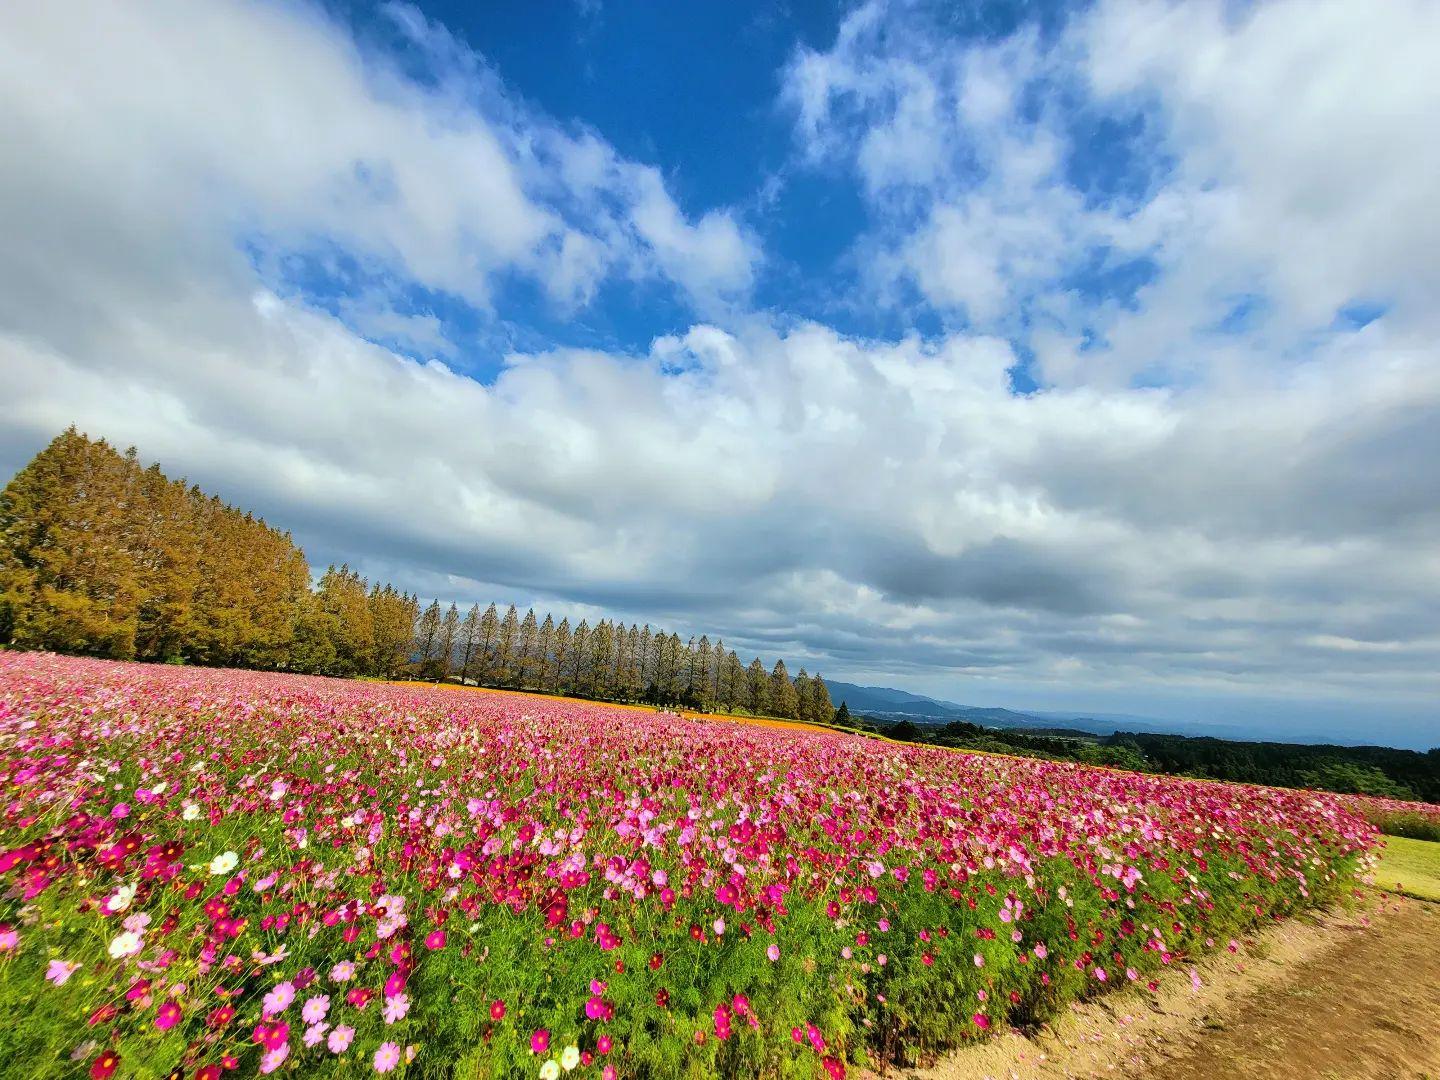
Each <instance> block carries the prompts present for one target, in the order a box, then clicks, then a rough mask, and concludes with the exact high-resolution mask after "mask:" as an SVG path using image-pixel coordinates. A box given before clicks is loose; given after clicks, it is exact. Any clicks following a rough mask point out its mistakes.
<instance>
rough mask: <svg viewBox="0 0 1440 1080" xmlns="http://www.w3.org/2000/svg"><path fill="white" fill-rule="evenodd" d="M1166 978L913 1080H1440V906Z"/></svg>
mask: <svg viewBox="0 0 1440 1080" xmlns="http://www.w3.org/2000/svg"><path fill="white" fill-rule="evenodd" d="M1196 973H1197V974H1198V975H1199V977H1200V983H1201V985H1200V988H1199V989H1198V990H1196V989H1195V988H1194V987H1193V985H1192V981H1191V977H1190V970H1189V968H1186V969H1185V970H1184V971H1183V972H1177V973H1176V975H1175V976H1173V977H1172V978H1171V979H1169V980H1168V981H1167V982H1166V983H1165V984H1163V985H1162V987H1161V992H1160V993H1159V994H1158V995H1154V996H1151V995H1149V994H1143V993H1136V992H1133V991H1126V992H1124V993H1122V994H1119V995H1112V996H1111V997H1110V998H1109V999H1108V1000H1101V1001H1096V1002H1091V1003H1088V1004H1085V1005H1080V1006H1076V1007H1074V1008H1073V1009H1072V1011H1071V1013H1070V1014H1069V1015H1067V1016H1065V1017H1062V1018H1061V1019H1060V1020H1059V1021H1057V1022H1056V1023H1055V1024H1053V1025H1051V1026H1050V1027H1048V1028H1047V1029H1046V1030H1044V1031H1042V1032H1041V1033H1039V1034H1038V1035H1036V1036H1034V1037H1032V1038H1024V1037H1022V1036H1020V1035H1018V1034H1015V1033H1010V1034H1007V1035H1002V1036H1000V1037H999V1038H997V1039H995V1040H992V1041H991V1042H990V1043H988V1044H986V1045H984V1046H981V1047H976V1048H975V1049H973V1050H966V1051H962V1052H961V1053H958V1054H955V1055H953V1056H952V1057H950V1058H947V1059H946V1060H944V1061H942V1062H941V1063H939V1064H938V1065H937V1066H935V1067H934V1068H931V1069H926V1070H922V1071H920V1072H918V1073H911V1074H908V1075H910V1076H912V1077H914V1078H916V1080H1020V1078H1028V1077H1077V1078H1078V1077H1113V1076H1124V1077H1126V1078H1127V1080H1214V1078H1217V1077H1243V1078H1244V1080H1281V1078H1284V1080H1302V1078H1310V1077H1314V1078H1335V1080H1381V1078H1386V1080H1388V1078H1391V1077H1430V1078H1440V904H1434V903H1426V902H1424V901H1417V900H1408V899H1405V898H1403V897H1399V896H1395V895H1392V894H1380V896H1379V897H1378V898H1377V899H1376V900H1374V901H1372V902H1370V903H1368V904H1367V905H1366V906H1364V907H1362V908H1360V909H1359V910H1357V911H1356V912H1353V913H1350V914H1341V913H1330V914H1325V915H1321V916H1319V917H1318V918H1317V919H1315V920H1313V921H1301V920H1293V921H1291V922H1290V923H1287V924H1284V925H1282V926H1279V927H1276V928H1275V929H1274V930H1272V931H1270V932H1268V933H1266V934H1265V935H1263V936H1262V937H1260V938H1259V939H1257V940H1255V941H1253V942H1251V943H1247V945H1246V946H1244V947H1242V949H1241V951H1240V952H1239V953H1238V954H1236V955H1230V954H1228V953H1226V954H1223V957H1221V958H1212V959H1210V960H1208V961H1206V962H1205V963H1203V964H1199V965H1196Z"/></svg>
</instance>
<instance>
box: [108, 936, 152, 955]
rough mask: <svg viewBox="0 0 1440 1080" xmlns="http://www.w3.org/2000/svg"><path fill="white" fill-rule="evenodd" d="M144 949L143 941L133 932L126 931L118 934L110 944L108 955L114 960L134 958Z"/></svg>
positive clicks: (142, 938)
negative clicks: (127, 957)
mask: <svg viewBox="0 0 1440 1080" xmlns="http://www.w3.org/2000/svg"><path fill="white" fill-rule="evenodd" d="M144 947H145V939H144V937H142V936H141V935H140V934H137V933H135V931H133V930H126V931H125V932H124V933H123V934H118V935H116V937H115V940H114V941H112V942H110V955H111V956H113V957H114V958H115V959H116V960H119V959H121V958H122V957H126V956H134V955H135V954H136V953H138V952H139V951H140V950H141V949H143V948H144Z"/></svg>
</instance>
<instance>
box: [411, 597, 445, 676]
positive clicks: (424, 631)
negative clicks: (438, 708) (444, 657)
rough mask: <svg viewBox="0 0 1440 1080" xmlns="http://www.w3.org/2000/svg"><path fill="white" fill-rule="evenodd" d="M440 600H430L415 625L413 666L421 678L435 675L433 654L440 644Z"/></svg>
mask: <svg viewBox="0 0 1440 1080" xmlns="http://www.w3.org/2000/svg"><path fill="white" fill-rule="evenodd" d="M441 621H442V618H441V615H440V601H439V600H431V601H430V606H429V607H427V608H426V609H425V610H424V611H423V612H421V614H420V620H419V622H418V623H416V626H415V666H416V669H417V671H418V672H419V674H420V677H421V678H422V679H433V678H434V677H435V654H436V651H437V649H438V646H439V644H440V623H441Z"/></svg>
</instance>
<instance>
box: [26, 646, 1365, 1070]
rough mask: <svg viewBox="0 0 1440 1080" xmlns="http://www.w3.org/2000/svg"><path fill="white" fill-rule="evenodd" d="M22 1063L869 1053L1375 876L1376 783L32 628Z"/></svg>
mask: <svg viewBox="0 0 1440 1080" xmlns="http://www.w3.org/2000/svg"><path fill="white" fill-rule="evenodd" d="M0 785H3V800H4V802H3V805H4V817H3V822H0V888H3V894H0V1000H3V1004H4V1007H5V1010H6V1016H7V1022H6V1023H5V1024H4V1025H0V1073H3V1074H4V1075H6V1076H24V1075H30V1074H33V1075H37V1076H39V1075H44V1076H51V1075H77V1076H83V1075H89V1076H92V1077H101V1078H103V1077H108V1076H117V1077H127V1076H137V1077H164V1076H181V1075H183V1076H186V1077H196V1078H201V1080H216V1078H218V1077H221V1076H230V1075H234V1076H251V1075H254V1074H256V1073H261V1074H266V1073H273V1072H277V1071H281V1072H283V1071H302V1072H307V1073H308V1072H312V1071H313V1072H316V1073H317V1074H322V1075H329V1074H336V1075H352V1076H365V1075H373V1074H375V1073H395V1074H397V1075H398V1074H408V1075H414V1076H450V1075H455V1076H463V1077H474V1076H490V1075H493V1076H505V1077H509V1076H539V1077H546V1078H553V1077H557V1076H560V1075H565V1074H569V1075H575V1076H596V1077H607V1078H608V1077H616V1076H622V1077H671V1076H697V1077H698V1076H714V1075H724V1076H755V1075H766V1076H786V1077H790V1076H799V1077H811V1076H821V1077H823V1076H826V1075H827V1074H828V1075H830V1076H842V1075H844V1074H845V1072H846V1070H847V1068H851V1069H853V1068H854V1067H855V1066H856V1065H857V1064H860V1063H866V1064H870V1065H872V1066H874V1065H878V1064H880V1063H882V1062H884V1061H905V1060H915V1059H917V1058H920V1057H923V1056H925V1055H928V1054H931V1053H935V1052H938V1051H940V1050H943V1049H945V1048H948V1047H952V1046H956V1045H958V1044H962V1043H964V1042H966V1041H969V1040H975V1039H980V1038H984V1037H985V1035H986V1033H987V1031H990V1030H992V1029H994V1028H996V1027H997V1026H1002V1025H1006V1024H1016V1023H1026V1022H1032V1021H1036V1020H1039V1019H1043V1018H1044V1017H1046V1016H1048V1015H1050V1014H1052V1013H1054V1012H1055V1011H1056V1010H1057V1009H1058V1008H1061V1007H1063V1006H1064V1005H1065V1004H1066V1003H1067V1002H1069V1001H1071V1000H1074V999H1076V998H1078V997H1083V996H1087V995H1091V994H1095V993H1099V992H1103V991H1104V990H1105V989H1107V988H1109V987H1113V986H1115V985H1120V984H1125V983H1127V982H1138V983H1140V984H1141V985H1142V986H1145V985H1149V984H1150V983H1151V982H1152V980H1154V979H1155V977H1156V975H1157V973H1158V972H1160V971H1162V970H1163V969H1165V968H1167V967H1172V968H1179V969H1180V970H1182V971H1184V970H1187V968H1188V965H1187V960H1188V959H1189V958H1190V957H1192V956H1194V955H1195V954H1197V953H1199V952H1203V951H1205V950H1208V949H1223V948H1225V947H1226V946H1227V943H1228V942H1229V941H1230V939H1231V938H1232V937H1233V936H1235V935H1239V934H1241V933H1243V932H1244V931H1246V930H1247V929H1249V928H1252V927H1254V926H1256V925H1257V924H1261V923H1263V922H1265V921H1267V920H1270V919H1274V918H1279V917H1282V916H1285V915H1287V914H1289V913H1291V912H1293V911H1295V910H1297V909H1299V908H1302V907H1305V906H1307V905H1311V904H1315V903H1320V902H1323V901H1325V900H1327V899H1329V898H1331V897H1333V896H1335V895H1338V894H1340V893H1342V892H1345V891H1347V890H1348V889H1349V888H1350V887H1351V886H1352V882H1353V873H1354V871H1355V870H1356V869H1357V868H1362V867H1363V866H1364V865H1365V864H1366V863H1367V861H1368V859H1369V857H1370V856H1369V852H1370V850H1371V848H1372V847H1373V846H1374V844H1375V843H1376V835H1375V831H1374V828H1373V826H1371V825H1370V824H1369V823H1368V822H1366V821H1365V820H1364V819H1363V818H1362V817H1361V816H1359V815H1358V814H1357V813H1356V812H1355V811H1354V810H1353V809H1351V808H1350V807H1349V805H1348V804H1347V803H1345V802H1344V801H1343V800H1342V799H1340V798H1338V797H1332V796H1325V795H1317V794H1311V793H1299V792H1288V791H1279V790H1270V789H1264V788H1250V787H1236V786H1227V785H1223V784H1214V783H1198V782H1190V781H1184V780H1177V779H1174V778H1168V777H1153V776H1141V775H1134V774H1128V773H1118V772H1109V771H1103V770H1094V769H1087V768H1084V767H1081V766H1075V765H1068V764H1063V763H1054V762H1046V761H1038V760H1021V759H1009V758H999V757H988V756H978V755H965V754H957V753H952V752H948V751H944V750H938V749H927V748H923V747H912V746H900V745H894V744H887V743H881V742H875V741H870V740H863V739H858V738H851V737H848V736H845V735H840V734H828V733H814V732H806V731H798V730H787V729H783V728H773V727H758V726H756V727H751V726H746V725H742V724H731V723H721V722H703V721H694V720H684V719H681V718H678V717H674V716H670V715H668V714H658V713H643V712H638V711H634V710H618V709H614V708H610V707H606V706H601V705H584V704H577V703H575V702H560V701H551V700H547V699H544V698H536V697H523V696H519V695H510V696H504V695H493V694H470V693H464V692H459V691H455V690H452V689H446V688H428V687H415V688H409V687H396V686H387V685H378V684H372V683H357V682H343V681H338V680H324V679H312V678H304V677H296V676H283V675H264V674H255V673H249V672H238V671H220V670H197V669H183V668H166V667H150V666H141V665H126V664H113V663H107V662H102V661H86V660H76V659H64V658H59V657H55V656H50V655H44V654H23V655H22V654H13V653H11V654H4V653H0Z"/></svg>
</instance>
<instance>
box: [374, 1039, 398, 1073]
mask: <svg viewBox="0 0 1440 1080" xmlns="http://www.w3.org/2000/svg"><path fill="white" fill-rule="evenodd" d="M399 1064H400V1047H399V1046H397V1045H396V1044H395V1043H393V1042H383V1043H381V1044H380V1049H378V1050H376V1051H375V1071H376V1072H378V1073H388V1072H389V1071H390V1070H391V1069H393V1068H395V1066H396V1065H399Z"/></svg>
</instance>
